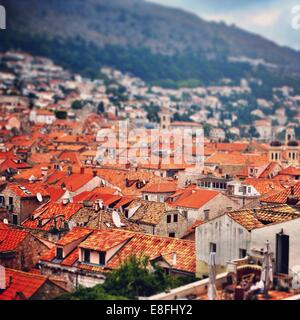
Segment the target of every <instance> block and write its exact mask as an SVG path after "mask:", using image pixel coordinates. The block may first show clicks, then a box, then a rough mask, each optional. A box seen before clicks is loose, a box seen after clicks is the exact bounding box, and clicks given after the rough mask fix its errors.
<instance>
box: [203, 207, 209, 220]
mask: <svg viewBox="0 0 300 320" xmlns="http://www.w3.org/2000/svg"><path fill="white" fill-rule="evenodd" d="M208 219H209V210H204V220H205V221H207V220H208Z"/></svg>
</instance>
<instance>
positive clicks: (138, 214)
mask: <svg viewBox="0 0 300 320" xmlns="http://www.w3.org/2000/svg"><path fill="white" fill-rule="evenodd" d="M137 207H138V209H137V210H136V211H135V213H134V215H133V216H132V217H131V218H130V219H129V220H131V221H135V222H138V223H145V224H151V225H156V224H158V223H160V222H161V219H162V218H163V216H164V215H165V213H166V212H168V211H171V210H173V211H174V208H172V207H171V206H169V205H168V204H167V203H163V202H154V201H146V200H140V199H138V200H134V201H132V202H131V203H130V205H129V206H128V207H127V208H126V209H127V210H130V209H133V208H137Z"/></svg>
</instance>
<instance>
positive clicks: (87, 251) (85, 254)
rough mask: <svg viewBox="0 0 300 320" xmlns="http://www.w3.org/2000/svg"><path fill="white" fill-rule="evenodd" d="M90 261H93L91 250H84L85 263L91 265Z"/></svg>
mask: <svg viewBox="0 0 300 320" xmlns="http://www.w3.org/2000/svg"><path fill="white" fill-rule="evenodd" d="M90 260H91V252H90V250H87V249H84V250H83V261H84V262H88V263H89V262H90Z"/></svg>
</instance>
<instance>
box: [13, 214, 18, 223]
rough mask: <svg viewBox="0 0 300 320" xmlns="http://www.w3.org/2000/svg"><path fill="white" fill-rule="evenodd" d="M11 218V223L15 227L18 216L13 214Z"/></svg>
mask: <svg viewBox="0 0 300 320" xmlns="http://www.w3.org/2000/svg"><path fill="white" fill-rule="evenodd" d="M12 218H13V222H12V223H13V224H15V225H17V224H18V215H16V214H13V216H12Z"/></svg>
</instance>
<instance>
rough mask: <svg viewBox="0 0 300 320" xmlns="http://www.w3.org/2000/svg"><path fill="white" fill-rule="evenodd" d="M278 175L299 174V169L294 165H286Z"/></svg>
mask: <svg viewBox="0 0 300 320" xmlns="http://www.w3.org/2000/svg"><path fill="white" fill-rule="evenodd" d="M279 174H280V175H288V176H300V169H298V168H295V167H292V166H290V167H288V168H285V169H283V170H281V171H280V172H279Z"/></svg>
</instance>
